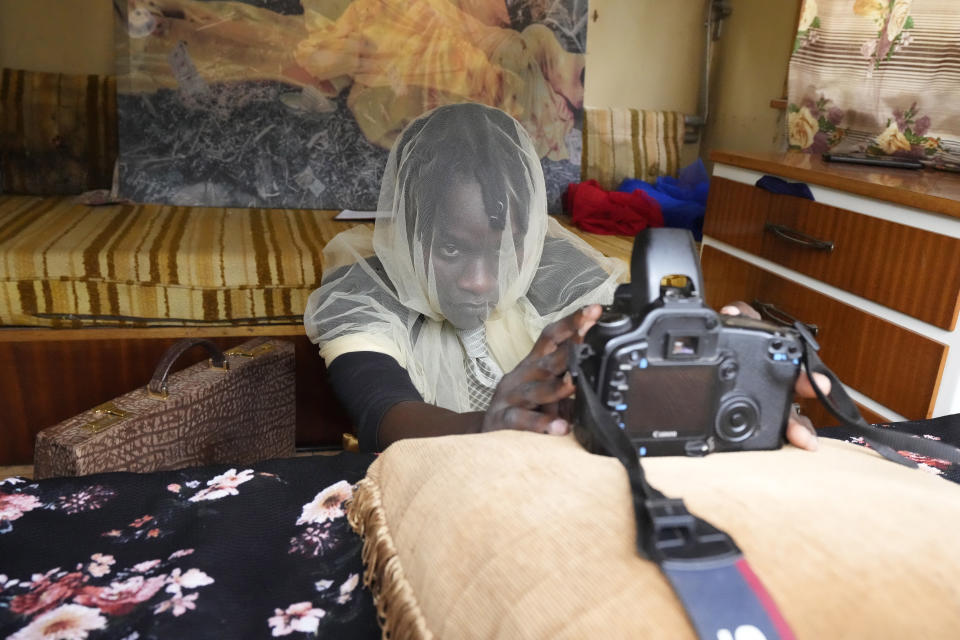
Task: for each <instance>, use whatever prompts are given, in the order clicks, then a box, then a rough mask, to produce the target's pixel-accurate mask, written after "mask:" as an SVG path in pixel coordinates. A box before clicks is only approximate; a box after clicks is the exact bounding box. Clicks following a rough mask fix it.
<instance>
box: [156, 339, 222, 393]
mask: <svg viewBox="0 0 960 640" xmlns="http://www.w3.org/2000/svg"><path fill="white" fill-rule="evenodd" d="M193 347H203V348H204V349H206V350H207V353H209V354H210V366H211V367H214V368H216V369H223V370H226V369H229V368H230V363H229V362H227V357H226V356H225V355H223V351H221V350H220V348H219V347H217V345H215V344H213V343H212V342H210V341H209V340H207V339H205V338H184V339H183V340H178V341H177V342H175V343H174V344H173V345H172V346H171V347H170V348H169V349H167V352H166V353H165V354H163V357H162V358H160V364H158V365H157V368H156V370H155V371H154V372H153V377H152V378H150V382H149V384H147V392H148V393H149V394H150V395H151V396H153V397H155V398H166V397H167V396H168V395H169V391H168V389H167V377H168V376H169V375H170V368H171V367H172V366H173V363H174V362H176V361H177V360H179V359H180V356H182V355H183V354H184V353H186V352H187V351H189V350H190V349H192V348H193Z"/></svg>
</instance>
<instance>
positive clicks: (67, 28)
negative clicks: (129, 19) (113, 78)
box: [0, 0, 113, 74]
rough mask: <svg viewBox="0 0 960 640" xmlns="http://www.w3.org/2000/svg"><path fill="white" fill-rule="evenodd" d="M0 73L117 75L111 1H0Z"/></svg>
mask: <svg viewBox="0 0 960 640" xmlns="http://www.w3.org/2000/svg"><path fill="white" fill-rule="evenodd" d="M0 67H11V68H14V69H30V70H32V71H56V72H60V73H100V74H109V73H113V4H112V2H111V0H0Z"/></svg>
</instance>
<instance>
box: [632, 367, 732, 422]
mask: <svg viewBox="0 0 960 640" xmlns="http://www.w3.org/2000/svg"><path fill="white" fill-rule="evenodd" d="M716 381H717V365H715V364H713V365H689V364H687V365H657V366H650V367H647V368H645V369H640V368H636V369H632V370H631V372H630V382H629V384H630V391H629V392H628V394H627V413H626V415H625V416H624V418H625V422H626V425H627V431H628V433H629V435H630V436H633V437H641V438H653V437H655V436H654V435H653V432H655V431H657V432H660V433H659V434H658V435H659V436H660V437H666V438H670V437H678V438H683V437H689V436H695V435H707V434H709V433H712V432H713V419H714V413H715V412H716V400H717V399H716V391H717V385H716ZM671 431H676V435H670V434H669V432H671Z"/></svg>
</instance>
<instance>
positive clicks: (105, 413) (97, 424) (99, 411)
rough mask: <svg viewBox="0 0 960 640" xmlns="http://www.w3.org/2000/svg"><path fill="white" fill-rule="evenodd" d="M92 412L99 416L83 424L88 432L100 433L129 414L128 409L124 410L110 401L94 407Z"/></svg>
mask: <svg viewBox="0 0 960 640" xmlns="http://www.w3.org/2000/svg"><path fill="white" fill-rule="evenodd" d="M93 413H94V414H95V415H97V416H99V417H98V418H97V419H96V420H91V421H90V422H88V423H86V424H85V425H83V428H84V429H86V430H87V431H89V432H90V433H100V432H101V431H103V430H104V429H107V428H109V427H111V426H113V425H115V424H116V423H118V422H120V421H121V420H123V419H124V418H126V417H127V416H129V415H131V414H130V412H129V411H124V410H123V409H121V408H120V407H118V406H117V405H115V404H113V403H112V402H104V403H103V404H101V405H98V406H96V407H94V408H93Z"/></svg>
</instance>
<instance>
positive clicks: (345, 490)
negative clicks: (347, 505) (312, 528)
mask: <svg viewBox="0 0 960 640" xmlns="http://www.w3.org/2000/svg"><path fill="white" fill-rule="evenodd" d="M352 497H353V487H352V486H351V485H350V483H349V482H347V481H346V480H341V481H340V482H337V483H335V484H332V485H330V486H329V487H327V488H326V489H324V490H323V491H321V492H320V493H318V494H317V496H316V497H315V498H314V499H313V501H311V502H309V503H307V504H305V505H303V511H302V512H301V514H300V518H299V519H298V520H297V524H307V523H314V524H321V523H323V522H326V521H327V520H334V519H336V518H342V517H343V516H344V515H346V513H345V512H344V510H343V503H344V502H345V501H347V500H349V499H350V498H352Z"/></svg>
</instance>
